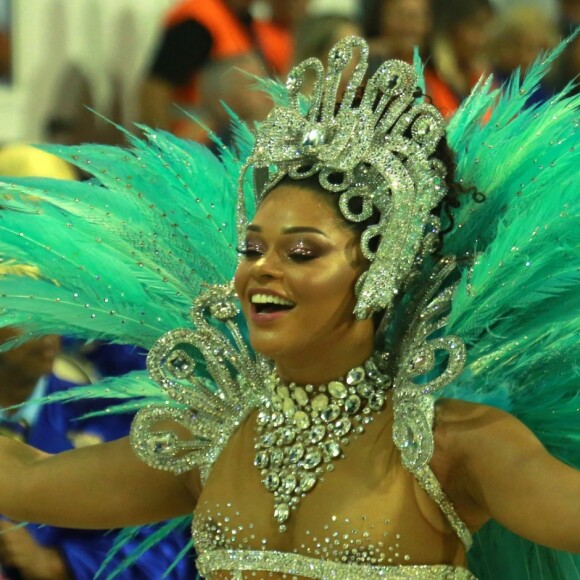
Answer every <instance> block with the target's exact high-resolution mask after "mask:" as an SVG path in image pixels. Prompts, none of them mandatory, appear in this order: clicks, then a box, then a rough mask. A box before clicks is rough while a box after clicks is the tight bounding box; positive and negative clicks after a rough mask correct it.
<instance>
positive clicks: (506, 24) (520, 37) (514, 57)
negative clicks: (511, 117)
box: [489, 6, 558, 103]
mask: <svg viewBox="0 0 580 580" xmlns="http://www.w3.org/2000/svg"><path fill="white" fill-rule="evenodd" d="M557 43H558V29H557V26H556V23H555V22H554V21H553V20H552V19H551V18H550V17H549V16H548V15H547V14H546V13H545V12H544V11H542V10H541V9H539V8H535V7H528V6H517V7H515V8H508V9H506V10H505V11H503V12H501V13H500V14H499V15H498V17H497V19H496V21H495V23H494V27H493V32H492V34H491V40H490V47H489V56H490V60H491V64H492V67H493V73H494V78H495V79H496V80H497V81H498V82H500V83H503V82H504V81H506V80H508V78H509V77H510V75H511V74H512V73H513V72H514V71H516V70H517V69H520V71H521V72H522V73H524V72H525V71H526V70H527V69H528V68H529V67H530V66H531V64H532V63H533V62H534V60H535V59H536V58H537V57H538V54H539V53H540V52H541V51H546V50H548V49H550V48H553V47H554V46H556V44H557ZM551 94H552V91H551V90H550V89H549V88H548V87H546V86H545V85H544V84H541V85H540V88H539V90H538V92H536V93H535V94H534V95H533V97H532V98H531V101H530V102H532V103H536V102H542V101H545V100H547V99H549V98H550V95H551Z"/></svg>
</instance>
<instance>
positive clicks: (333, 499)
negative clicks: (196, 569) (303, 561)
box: [193, 418, 434, 565]
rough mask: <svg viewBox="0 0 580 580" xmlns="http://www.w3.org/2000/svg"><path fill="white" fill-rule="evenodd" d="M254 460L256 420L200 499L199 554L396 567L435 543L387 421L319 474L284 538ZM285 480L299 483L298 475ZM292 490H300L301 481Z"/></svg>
mask: <svg viewBox="0 0 580 580" xmlns="http://www.w3.org/2000/svg"><path fill="white" fill-rule="evenodd" d="M255 456H256V437H255V432H254V428H253V425H252V418H250V419H249V420H248V421H247V422H246V424H244V425H243V426H242V427H241V428H240V430H238V432H237V433H236V434H235V435H234V436H233V437H232V440H231V441H230V443H229V444H228V446H227V447H226V449H225V450H224V452H223V453H222V455H221V456H220V458H219V460H218V462H216V464H215V466H214V468H213V470H212V473H211V475H210V478H209V479H208V482H207V484H206V486H205V488H204V490H203V492H202V494H201V497H200V500H199V503H198V506H197V508H196V512H195V521H194V527H193V532H194V541H195V542H196V545H197V549H198V551H199V552H200V553H203V552H204V551H206V550H207V551H210V550H215V549H233V550H267V551H282V552H289V553H297V554H301V555H305V556H310V557H314V558H319V559H325V560H334V561H337V562H345V563H359V564H360V563H366V564H373V565H395V564H404V563H406V562H409V561H410V560H411V559H415V558H413V554H412V551H413V550H412V547H413V546H416V545H417V541H420V542H431V543H432V542H433V540H434V538H433V529H432V527H431V526H429V525H428V524H427V522H426V521H425V519H424V517H423V516H422V514H421V512H420V510H419V509H418V507H417V502H416V497H415V491H414V486H413V481H412V478H411V477H410V476H409V474H407V473H406V472H405V471H404V470H403V469H402V467H401V465H400V461H399V457H398V453H397V452H396V450H395V449H394V446H393V444H392V438H391V436H390V424H388V421H383V423H382V424H379V423H377V424H376V425H373V426H372V427H371V428H369V429H368V430H367V432H366V433H364V434H363V435H362V436H361V437H359V438H358V439H357V440H356V441H353V442H351V443H350V444H349V445H348V446H347V447H346V448H345V450H344V458H342V459H337V460H336V461H334V462H332V463H330V464H329V465H331V469H324V470H322V471H320V470H319V471H318V473H316V472H313V473H315V474H316V483H315V485H314V486H313V487H312V488H311V489H310V490H309V491H307V492H304V493H300V494H298V496H297V497H298V501H297V503H296V505H295V506H293V509H291V511H290V516H289V518H288V521H287V523H286V526H285V529H284V530H283V531H281V529H280V525H279V523H278V521H277V520H276V517H275V509H276V507H275V497H274V493H272V491H268V489H267V481H265V478H266V477H267V475H268V472H267V470H266V471H264V470H263V469H262V470H261V469H259V468H258V467H257V466H256V465H255ZM297 471H299V470H298V469H297ZM285 473H289V474H290V475H292V469H289V470H286V471H285ZM281 483H282V484H283V482H281ZM291 483H292V484H293V485H299V477H296V478H294V479H293V480H292V482H291Z"/></svg>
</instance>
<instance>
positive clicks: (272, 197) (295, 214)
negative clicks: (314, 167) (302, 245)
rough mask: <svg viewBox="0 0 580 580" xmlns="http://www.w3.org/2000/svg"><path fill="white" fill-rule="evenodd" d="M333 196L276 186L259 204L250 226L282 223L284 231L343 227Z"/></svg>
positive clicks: (291, 187)
mask: <svg viewBox="0 0 580 580" xmlns="http://www.w3.org/2000/svg"><path fill="white" fill-rule="evenodd" d="M333 195H336V194H332V193H329V192H328V193H327V192H318V191H311V190H309V189H306V188H303V187H300V186H295V185H281V186H278V187H276V188H275V189H273V190H272V191H271V192H270V193H268V195H267V196H266V197H265V198H264V199H263V200H262V202H261V203H260V205H259V206H258V210H257V211H256V215H255V216H254V219H253V220H252V225H254V226H264V225H267V224H273V223H276V224H278V223H284V224H285V226H286V227H304V228H307V227H313V228H318V229H329V230H333V229H335V228H337V227H344V226H345V225H346V221H345V220H344V218H343V217H342V216H341V215H340V214H339V212H338V210H337V209H336V208H335V207H334V205H333V199H332V196H333Z"/></svg>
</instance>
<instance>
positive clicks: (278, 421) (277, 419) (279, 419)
mask: <svg viewBox="0 0 580 580" xmlns="http://www.w3.org/2000/svg"><path fill="white" fill-rule="evenodd" d="M270 422H271V423H272V425H274V427H280V425H282V424H283V423H284V415H282V413H280V412H279V411H274V412H273V413H272V416H271V417H270Z"/></svg>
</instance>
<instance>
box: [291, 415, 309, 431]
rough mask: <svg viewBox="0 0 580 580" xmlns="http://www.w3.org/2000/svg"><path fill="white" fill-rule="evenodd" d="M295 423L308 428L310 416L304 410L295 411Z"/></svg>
mask: <svg viewBox="0 0 580 580" xmlns="http://www.w3.org/2000/svg"><path fill="white" fill-rule="evenodd" d="M294 424H295V425H296V427H298V429H308V427H310V417H309V416H308V415H307V414H306V413H305V412H304V411H296V413H294Z"/></svg>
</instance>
